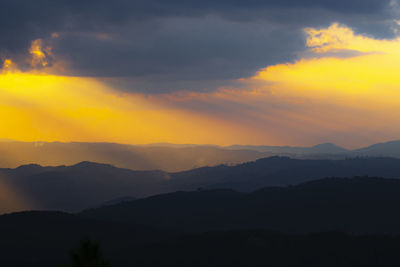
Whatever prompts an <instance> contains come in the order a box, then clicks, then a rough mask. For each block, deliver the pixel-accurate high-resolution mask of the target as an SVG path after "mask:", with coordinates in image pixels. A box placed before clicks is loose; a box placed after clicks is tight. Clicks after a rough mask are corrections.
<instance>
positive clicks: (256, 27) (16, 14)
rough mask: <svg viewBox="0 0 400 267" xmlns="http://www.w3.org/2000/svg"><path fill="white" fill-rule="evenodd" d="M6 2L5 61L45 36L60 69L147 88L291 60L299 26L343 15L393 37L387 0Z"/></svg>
mask: <svg viewBox="0 0 400 267" xmlns="http://www.w3.org/2000/svg"><path fill="white" fill-rule="evenodd" d="M3 2H4V3H2V9H1V10H0V25H1V26H0V34H1V36H2V38H1V39H0V53H1V55H2V57H3V59H5V58H13V59H14V61H15V62H18V63H19V65H20V68H26V69H28V68H30V67H31V65H30V62H26V61H25V58H26V55H27V54H28V52H29V47H31V42H32V41H34V40H37V39H42V40H43V46H44V47H47V46H48V47H52V53H53V55H54V56H55V57H56V58H57V60H58V61H62V62H63V63H64V64H65V66H68V67H66V68H64V69H63V71H62V73H61V74H64V75H75V76H76V75H78V76H94V77H108V78H110V77H114V78H115V79H114V81H113V82H117V83H118V84H119V85H120V87H121V88H122V89H124V90H129V91H139V92H148V93H152V92H166V91H176V90H182V89H186V90H195V91H209V90H213V89H216V88H218V87H219V86H220V85H221V84H232V83H233V82H234V81H235V80H236V79H239V78H244V77H250V76H252V75H253V74H254V73H255V72H256V71H257V70H258V69H260V68H262V67H265V66H268V65H273V64H277V63H282V62H287V61H293V60H296V59H298V58H299V54H302V53H303V52H304V42H305V36H304V34H303V32H302V29H303V28H304V27H320V26H327V25H329V24H331V23H332V22H334V21H340V22H342V23H345V24H347V25H349V26H351V27H352V28H354V29H356V31H357V32H362V33H368V34H372V35H374V36H378V37H380V38H392V37H393V34H394V28H393V27H395V26H396V25H394V19H395V18H396V16H397V5H396V2H394V1H389V0H368V1H366V0H355V1H344V0H340V1H331V0H301V1H299V0H280V1H278V0H269V1H260V0H253V1H239V0H236V1H232V0H231V1H228V0H220V1H218V0H217V1H182V0H169V1H165V0H152V1H148V0H147V1H144V0H134V1H128V0H117V1H106V0H100V1H98V0H97V1H94V0H86V1H67V0H61V1H51V0H38V1H34V2H33V1H29V0H17V1H11V0H7V1H3ZM55 33H56V34H55ZM121 77H123V78H124V79H121Z"/></svg>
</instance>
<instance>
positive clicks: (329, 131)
mask: <svg viewBox="0 0 400 267" xmlns="http://www.w3.org/2000/svg"><path fill="white" fill-rule="evenodd" d="M304 34H305V35H306V37H307V42H306V45H307V47H308V48H309V51H308V52H307V53H304V54H303V55H299V57H300V59H299V60H297V61H295V62H288V63H285V64H279V65H274V66H268V67H266V68H264V69H260V70H259V71H258V72H257V73H256V74H255V75H254V77H251V78H243V79H240V80H239V83H240V84H241V86H239V87H237V88H232V87H223V88H220V89H219V90H217V91H214V92H207V93H199V92H192V91H190V88H188V90H187V91H182V92H174V93H167V94H142V93H140V94H139V93H127V92H121V91H120V90H117V89H114V88H113V87H112V86H111V85H109V84H106V83H104V82H102V80H100V79H96V78H88V77H67V76H60V75H57V69H56V68H57V67H59V66H62V65H63V64H62V62H59V64H53V65H52V67H49V66H48V62H47V59H46V57H47V55H49V54H51V48H49V47H42V43H41V41H40V40H35V41H33V42H32V46H31V49H30V54H31V57H30V65H31V66H32V67H35V68H36V70H35V71H29V72H23V71H21V70H19V68H18V66H16V65H15V64H14V63H13V61H12V60H5V61H4V63H3V68H2V72H1V74H0V116H1V118H2V120H1V122H2V123H1V125H0V138H7V139H14V140H21V141H88V142H94V141H95V142H98V141H105V142H119V143H131V144H144V143H154V142H171V143H197V144H219V145H230V144H254V145H256V144H266V145H304V146H306V145H314V144H317V143H322V142H334V143H336V144H338V145H343V146H346V147H350V148H354V147H359V146H363V145H368V144H371V143H374V142H378V141H386V140H391V139H400V119H399V116H400V74H399V70H400V38H397V39H391V40H385V39H382V40H380V39H374V38H372V37H368V36H364V35H357V34H355V33H354V32H353V31H352V29H350V28H348V27H346V26H344V25H340V24H337V23H335V24H332V25H331V26H330V27H328V28H323V29H314V28H307V29H304ZM54 66H56V67H54ZM50 73H51V74H50Z"/></svg>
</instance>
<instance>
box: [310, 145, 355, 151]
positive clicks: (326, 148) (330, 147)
mask: <svg viewBox="0 0 400 267" xmlns="http://www.w3.org/2000/svg"><path fill="white" fill-rule="evenodd" d="M311 149H312V150H319V151H321V152H325V153H340V152H348V150H347V149H345V148H343V147H340V146H338V145H336V144H333V143H322V144H318V145H315V146H313V147H311Z"/></svg>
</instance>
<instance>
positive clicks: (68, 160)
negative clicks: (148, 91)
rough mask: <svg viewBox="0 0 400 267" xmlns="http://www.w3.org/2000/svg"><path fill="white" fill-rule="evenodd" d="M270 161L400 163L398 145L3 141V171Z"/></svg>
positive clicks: (166, 167) (0, 147) (0, 159)
mask: <svg viewBox="0 0 400 267" xmlns="http://www.w3.org/2000/svg"><path fill="white" fill-rule="evenodd" d="M270 156H287V157H291V158H299V159H345V158H348V157H359V156H362V157H368V156H371V157H395V158H400V141H393V142H388V143H382V144H375V145H373V146H371V147H367V148H362V149H358V150H346V149H344V148H341V147H339V146H336V145H334V144H330V143H326V144H320V145H316V146H313V147H289V146H239V145H236V146H229V147H218V146H213V145H207V146H199V145H190V144H188V145H176V144H167V143H159V144H151V145H143V146H133V145H122V144H113V143H59V142H55V143H47V142H35V143H24V142H11V141H9V140H3V141H1V142H0V168H16V167H18V166H21V165H25V164H32V163H35V164H40V165H43V166H58V165H73V164H77V163H79V162H82V161H91V162H98V163H105V164H111V165H114V166H116V167H120V168H127V169H132V170H163V171H168V172H178V171H184V170H190V169H193V168H198V167H204V166H216V165H220V164H228V165H232V164H238V163H243V162H248V161H254V160H257V159H260V158H264V157H270Z"/></svg>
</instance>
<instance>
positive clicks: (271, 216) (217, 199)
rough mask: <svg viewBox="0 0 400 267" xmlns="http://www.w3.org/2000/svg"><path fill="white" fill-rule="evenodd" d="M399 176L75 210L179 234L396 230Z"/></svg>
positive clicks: (399, 226)
mask: <svg viewBox="0 0 400 267" xmlns="http://www.w3.org/2000/svg"><path fill="white" fill-rule="evenodd" d="M399 205H400V180H398V179H382V178H370V177H358V178H353V179H346V178H329V179H323V180H316V181H312V182H307V183H302V184H299V185H296V186H289V187H268V188H264V189H261V190H257V191H255V192H252V193H240V192H236V191H232V190H226V189H220V190H205V191H202V190H200V191H194V192H176V193H169V194H164V195H158V196H153V197H149V198H145V199H138V200H135V201H131V202H125V203H122V204H117V205H113V206H107V207H101V208H97V209H89V210H86V211H83V212H82V213H80V215H81V216H84V217H87V218H91V219H101V220H112V221H117V222H124V223H135V224H143V225H149V226H152V227H161V228H166V229H174V230H176V231H185V232H205V231H226V230H233V229H269V230H273V231H279V232H285V233H309V232H326V231H343V232H348V233H357V234H366V233H373V234H400V213H398V207H399Z"/></svg>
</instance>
